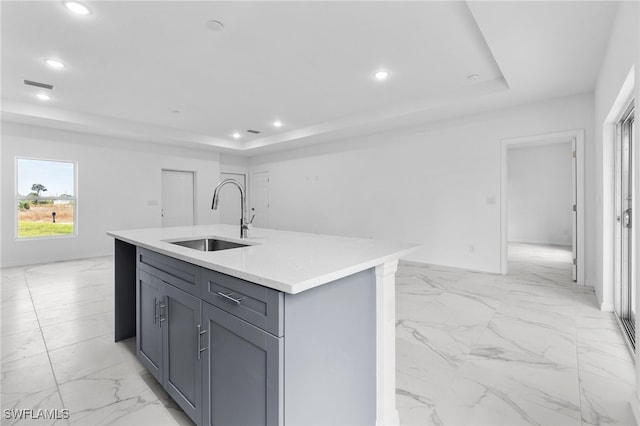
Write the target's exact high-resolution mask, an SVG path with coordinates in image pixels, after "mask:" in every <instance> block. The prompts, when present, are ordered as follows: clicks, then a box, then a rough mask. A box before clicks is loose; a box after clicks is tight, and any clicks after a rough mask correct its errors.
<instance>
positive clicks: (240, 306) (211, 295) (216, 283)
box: [201, 269, 283, 337]
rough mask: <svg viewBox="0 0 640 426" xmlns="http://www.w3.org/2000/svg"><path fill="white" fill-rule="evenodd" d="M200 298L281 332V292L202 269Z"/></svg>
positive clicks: (276, 334)
mask: <svg viewBox="0 0 640 426" xmlns="http://www.w3.org/2000/svg"><path fill="white" fill-rule="evenodd" d="M202 273H203V286H202V296H201V297H202V300H205V301H207V302H209V303H211V304H212V305H214V306H217V307H218V308H220V309H222V310H224V311H226V312H229V313H230V314H233V315H235V316H237V317H238V318H241V319H243V320H245V321H247V322H248V323H250V324H253V325H255V326H256V327H259V328H261V329H263V330H265V331H267V332H269V333H271V334H273V335H275V336H278V337H280V336H282V334H283V309H282V306H283V297H282V293H281V292H279V291H277V290H273V289H271V288H267V287H263V286H261V285H258V284H254V283H251V282H248V281H244V280H241V279H239V278H235V277H232V276H230V275H226V274H221V273H220V272H216V271H210V270H207V269H203V272H202Z"/></svg>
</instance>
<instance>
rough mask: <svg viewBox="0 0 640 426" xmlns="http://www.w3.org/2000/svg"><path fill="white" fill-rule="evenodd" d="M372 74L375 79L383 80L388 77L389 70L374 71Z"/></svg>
mask: <svg viewBox="0 0 640 426" xmlns="http://www.w3.org/2000/svg"><path fill="white" fill-rule="evenodd" d="M373 76H374V77H375V78H376V80H385V79H386V78H387V77H389V71H385V70H380V71H376V72H375V73H374V74H373Z"/></svg>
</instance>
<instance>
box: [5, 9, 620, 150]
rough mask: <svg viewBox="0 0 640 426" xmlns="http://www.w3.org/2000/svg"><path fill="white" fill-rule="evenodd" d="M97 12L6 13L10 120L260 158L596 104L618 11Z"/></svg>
mask: <svg viewBox="0 0 640 426" xmlns="http://www.w3.org/2000/svg"><path fill="white" fill-rule="evenodd" d="M83 3H84V4H85V5H87V6H88V7H89V8H90V9H91V11H92V13H91V14H90V15H89V16H77V15H74V14H72V13H70V12H69V11H68V10H67V9H66V8H65V7H64V5H63V2H62V1H24V0H23V1H2V2H1V3H0V7H1V11H0V12H1V18H2V21H1V24H2V27H1V35H2V42H1V43H2V45H1V47H2V50H1V55H2V58H1V59H2V81H1V84H2V86H1V101H2V118H3V120H6V121H13V122H21V123H29V124H35V125H41V126H48V127H54V128H61V129H70V130H78V131H86V132H91V133H96V134H101V135H111V136H118V137H125V138H130V139H135V140H144V141H149V142H157V143H168V144H173V145H178V146H188V147H200V148H206V149H215V150H220V151H228V152H234V153H237V154H246V155H254V154H258V153H262V152H268V151H274V150H281V149H289V148H294V147H299V146H302V145H307V144H311V143H321V142H325V141H330V140H336V139H340V138H345V137H353V136H357V135H363V134H370V133H375V132H381V131H392V130H394V129H397V128H401V127H406V126H412V125H418V124H421V123H425V122H430V121H435V120H442V119H447V118H452V117H455V116H459V115H466V114H472V113H476V112H479V111H484V110H488V109H494V108H501V107H506V106H510V105H517V104H523V103H528V102H534V101H538V100H543V99H549V98H556V97H562V96H567V95H572V94H578V93H586V92H591V91H593V88H594V85H595V82H596V78H597V75H598V71H599V67H600V64H601V62H602V59H603V55H604V51H605V47H606V43H607V41H608V35H609V32H610V29H611V25H612V21H613V17H614V15H615V12H616V8H617V3H616V2H610V1H605V2H596V1H584V2H583V1H570V2H537V1H534V2H522V1H500V2H480V1H471V2H464V1H441V2H437V1H409V2H403V1H372V2H369V1H352V2H347V1H328V2H303V1H281V2H272V1H256V2H246V1H226V2H223V1H194V2H191V1H83ZM212 20H216V21H219V22H220V23H222V24H223V26H224V28H223V29H222V30H218V31H216V30H213V29H211V28H210V24H208V23H209V21H212ZM46 58H55V59H60V60H62V61H63V62H64V63H65V65H66V66H65V68H63V69H52V68H50V67H48V66H47V65H46V64H45V63H44V59H46ZM380 69H384V70H387V71H388V72H389V77H388V78H387V79H386V80H384V81H378V80H376V79H375V78H374V76H373V75H374V73H375V72H376V71H377V70H380ZM471 74H477V78H475V79H473V78H468V76H470V75H471ZM24 80H31V81H36V82H40V83H46V84H51V85H53V86H54V89H53V90H47V89H38V88H36V87H32V86H27V85H25V84H24ZM39 92H47V93H49V94H50V95H51V100H49V101H41V100H38V99H37V98H36V97H35V95H36V94H37V93H39ZM276 120H279V121H281V123H282V126H281V127H279V128H277V127H275V126H274V125H273V123H274V122H275V121H276ZM247 130H255V131H259V132H260V133H258V134H254V133H248V132H247ZM235 132H237V133H239V135H240V137H238V138H234V137H233V134H234V133H235Z"/></svg>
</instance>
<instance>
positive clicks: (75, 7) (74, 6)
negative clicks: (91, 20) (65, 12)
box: [63, 1, 91, 16]
mask: <svg viewBox="0 0 640 426" xmlns="http://www.w3.org/2000/svg"><path fill="white" fill-rule="evenodd" d="M63 3H64V6H65V7H66V8H67V9H69V10H70V11H71V12H73V13H75V14H76V15H83V16H86V15H91V9H89V8H88V7H87V6H85V5H84V4H82V3H80V2H77V1H65V2H63Z"/></svg>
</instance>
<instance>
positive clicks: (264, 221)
mask: <svg viewBox="0 0 640 426" xmlns="http://www.w3.org/2000/svg"><path fill="white" fill-rule="evenodd" d="M254 214H255V215H256V217H255V220H254V222H253V225H254V226H255V227H257V228H268V227H269V172H255V173H252V174H251V211H250V212H249V219H251V217H252V216H253V215H254Z"/></svg>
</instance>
